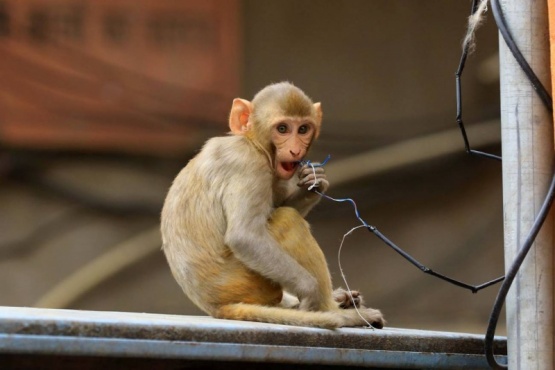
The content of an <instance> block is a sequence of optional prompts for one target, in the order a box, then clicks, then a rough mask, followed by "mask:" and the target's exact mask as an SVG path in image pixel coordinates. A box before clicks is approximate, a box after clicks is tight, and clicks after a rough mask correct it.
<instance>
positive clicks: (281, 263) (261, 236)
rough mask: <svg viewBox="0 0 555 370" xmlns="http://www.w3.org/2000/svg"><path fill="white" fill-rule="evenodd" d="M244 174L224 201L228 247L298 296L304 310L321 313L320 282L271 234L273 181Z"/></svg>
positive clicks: (239, 257)
mask: <svg viewBox="0 0 555 370" xmlns="http://www.w3.org/2000/svg"><path fill="white" fill-rule="evenodd" d="M244 172H245V171H243V174H242V176H241V177H240V178H239V177H238V178H237V179H235V180H237V182H236V183H235V181H233V179H228V181H229V182H230V183H235V184H236V185H238V186H233V187H230V188H229V191H226V192H225V195H224V197H223V205H224V211H225V216H226V220H227V228H226V232H225V236H224V238H225V239H224V241H225V244H226V245H227V246H228V247H229V248H230V249H231V250H232V251H233V253H234V255H235V256H236V257H237V258H238V259H239V260H240V261H241V262H243V263H244V264H245V265H246V266H247V267H248V268H250V269H251V270H253V271H256V272H258V273H259V274H261V275H262V276H265V277H267V278H268V279H270V280H273V281H275V282H277V283H278V284H280V285H281V286H282V287H283V288H284V289H286V290H288V291H289V292H291V293H293V294H295V295H296V296H297V297H298V298H299V300H300V301H301V307H302V308H303V309H308V310H315V309H317V308H318V307H319V305H320V303H321V302H320V300H321V297H320V296H319V291H318V286H319V284H318V282H317V281H316V278H315V277H314V276H312V275H311V274H310V273H309V272H308V271H307V270H306V269H305V268H303V267H302V266H301V265H300V264H299V263H298V262H297V261H296V260H295V259H293V258H292V257H291V256H290V255H289V254H287V253H286V252H285V251H284V250H283V249H282V248H281V247H280V245H279V244H278V243H277V242H276V240H275V239H274V238H273V237H272V235H270V233H269V230H268V225H267V224H268V218H269V217H270V214H271V212H272V204H271V200H272V193H271V178H269V179H265V178H264V177H263V176H262V177H261V176H254V175H253V174H254V173H256V172H257V171H251V172H250V173H248V174H245V173H244ZM258 173H260V172H258ZM232 177H233V175H232ZM249 177H252V178H249ZM264 180H267V181H264ZM266 184H267V185H266ZM239 185H240V186H239Z"/></svg>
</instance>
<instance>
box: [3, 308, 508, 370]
mask: <svg viewBox="0 0 555 370" xmlns="http://www.w3.org/2000/svg"><path fill="white" fill-rule="evenodd" d="M483 347H484V345H483V337H482V336H479V335H472V334H461V333H446V332H433V331H420V330H406V329H394V328H386V329H383V330H371V329H364V328H361V329H355V328H344V329H338V330H325V329H314V328H304V327H294V326H284V325H272V324H264V323H253V322H241V321H229V320H217V319H213V318H210V317H199V316H176V315H158V314H140V313H124V312H99V311H73V310H51V309H36V308H19V307H17V308H16V307H0V363H2V360H4V361H8V362H7V363H9V364H12V365H14V367H15V366H17V364H18V363H23V362H24V363H25V364H29V363H32V362H33V359H36V361H37V363H40V364H41V366H42V368H56V367H57V366H59V365H60V363H64V361H65V364H66V365H67V364H68V363H70V362H71V358H75V357H79V358H80V361H79V368H83V363H84V362H87V361H94V360H95V359H96V360H98V359H99V358H102V359H104V360H105V361H104V362H103V367H107V368H109V367H110V365H106V364H109V363H110V359H113V360H114V361H115V360H117V359H145V360H147V359H148V360H149V361H150V362H149V364H150V365H149V367H151V368H155V367H156V366H157V365H163V366H164V368H165V369H166V368H183V367H184V366H187V364H192V363H195V364H198V363H199V362H202V364H203V368H210V364H211V363H214V364H216V363H221V362H226V363H227V364H228V365H229V364H230V363H238V364H239V363H241V364H242V363H247V364H257V363H258V364H260V363H264V364H265V365H264V366H266V365H267V364H268V363H271V364H275V366H278V365H279V364H281V366H278V367H277V368H291V367H292V366H293V365H295V366H297V365H318V366H322V365H327V366H333V367H339V366H340V367H350V366H353V367H355V366H356V367H367V368H390V369H391V368H392V369H415V368H426V369H488V368H489V367H488V365H487V362H486V360H485V357H484V355H483V351H484V350H483ZM496 353H498V354H500V355H501V356H499V361H502V362H506V356H505V355H506V339H505V338H501V337H499V338H496ZM45 358H46V359H48V358H51V359H55V361H53V362H52V367H48V366H47V367H44V366H45V364H46V363H48V361H45ZM153 361H154V362H153ZM64 368H68V367H67V366H66V367H64ZM76 368H77V367H76ZM242 368H243V367H242ZM273 368H274V367H273Z"/></svg>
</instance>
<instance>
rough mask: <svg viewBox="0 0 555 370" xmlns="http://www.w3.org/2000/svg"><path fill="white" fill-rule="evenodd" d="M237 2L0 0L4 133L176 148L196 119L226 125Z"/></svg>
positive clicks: (161, 150)
mask: <svg viewBox="0 0 555 370" xmlns="http://www.w3.org/2000/svg"><path fill="white" fill-rule="evenodd" d="M238 11H239V8H238V2H237V1H236V0H180V1H177V0H175V1H171V0H153V1H151V0H118V1H113V0H90V1H84V0H49V1H43V0H11V1H8V0H0V81H2V82H1V83H0V143H2V144H3V145H7V146H17V147H32V148H43V149H47V148H56V149H76V150H97V151H98V150H103V151H128V152H143V153H152V154H159V155H173V154H179V153H180V152H182V151H184V150H187V149H189V146H190V145H191V144H192V143H193V142H195V140H194V139H195V135H196V132H197V131H198V128H199V127H203V128H205V127H206V126H210V125H211V126H213V127H214V128H215V129H221V130H225V127H226V121H227V115H228V109H229V106H230V104H231V100H232V98H233V97H236V96H237V93H238V85H239V73H238V70H239V55H240V50H239V30H238V23H239V22H238V16H239V14H238ZM195 145H196V144H195Z"/></svg>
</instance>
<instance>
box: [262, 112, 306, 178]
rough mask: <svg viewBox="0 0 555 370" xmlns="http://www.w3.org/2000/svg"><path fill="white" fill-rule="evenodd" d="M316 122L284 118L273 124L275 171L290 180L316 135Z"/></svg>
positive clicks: (279, 176) (278, 175)
mask: <svg viewBox="0 0 555 370" xmlns="http://www.w3.org/2000/svg"><path fill="white" fill-rule="evenodd" d="M314 132H315V130H314V122H313V121H311V120H307V119H297V118H291V117H289V118H283V119H280V120H277V123H275V124H274V125H273V126H272V143H273V144H274V147H275V148H276V157H275V161H274V163H275V168H274V169H275V173H276V176H277V177H278V178H280V179H282V180H289V179H290V178H292V177H293V175H295V172H297V168H298V167H299V162H300V161H301V160H302V159H303V158H304V156H305V155H306V153H307V151H308V148H309V147H310V144H311V142H312V139H313V137H314Z"/></svg>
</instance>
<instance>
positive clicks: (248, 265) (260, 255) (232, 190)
mask: <svg viewBox="0 0 555 370" xmlns="http://www.w3.org/2000/svg"><path fill="white" fill-rule="evenodd" d="M272 96H277V97H282V98H279V99H278V98H277V97H276V99H272ZM291 101H293V102H294V103H290V102H291ZM288 102H289V103H288ZM302 102H304V103H302ZM301 103H302V104H301ZM284 104H285V106H284ZM288 104H289V105H291V106H288ZM303 104H304V106H303ZM320 109H321V108H320V105H319V103H317V104H312V102H311V101H310V99H309V98H308V97H306V95H304V93H302V91H300V90H299V89H297V88H296V87H294V86H292V85H290V84H288V83H282V84H277V85H271V86H269V87H267V88H266V89H264V90H262V92H261V93H259V94H258V95H257V97H255V99H254V100H253V102H252V103H251V102H249V101H246V100H243V99H235V100H234V102H233V107H232V111H231V115H230V127H231V129H232V132H233V135H231V136H227V137H217V138H213V139H210V140H209V141H207V143H206V144H205V146H204V147H203V149H202V151H201V152H200V153H199V154H198V155H197V156H196V157H195V158H194V159H192V160H191V161H190V162H189V164H188V165H187V166H186V167H185V168H184V169H183V170H182V171H181V172H180V173H179V175H178V176H177V177H176V179H175V181H174V183H173V185H172V187H171V188H170V190H169V192H168V195H167V198H166V202H165V204H164V208H163V210H162V220H161V221H162V222H161V230H162V238H163V244H164V252H165V254H166V257H167V259H168V262H169V265H170V268H171V270H172V273H173V275H174V277H175V278H176V280H177V282H178V283H179V285H180V286H181V287H182V289H183V290H184V292H185V293H186V294H187V296H189V298H190V299H191V300H192V301H193V302H194V303H195V304H196V305H197V306H199V307H200V308H201V309H202V310H204V311H205V312H207V313H208V314H210V315H212V316H214V317H219V318H226V319H236V320H251V321H264V322H270V323H280V324H289V325H304V326H316V327H324V328H335V327H340V326H357V325H364V324H365V322H364V320H363V319H362V318H360V317H359V316H358V314H357V312H356V311H355V310H351V309H349V310H344V309H341V308H339V305H340V304H342V305H343V306H344V307H347V306H349V305H348V304H346V303H345V301H346V300H347V299H349V296H348V295H347V294H345V293H343V292H344V291H341V292H340V294H336V295H335V299H334V295H333V294H332V284H331V278H330V274H329V271H328V268H327V264H326V260H325V257H324V254H323V253H322V251H321V249H320V247H319V246H318V243H317V242H316V240H315V239H314V238H313V236H312V234H311V232H310V228H309V225H308V223H307V222H306V221H305V220H304V218H303V216H304V215H305V214H306V213H308V211H309V210H310V209H311V208H312V207H313V206H314V205H315V204H316V203H317V202H318V200H319V197H318V195H317V194H314V193H313V192H309V191H308V190H307V187H308V186H309V185H311V184H313V183H314V182H318V183H320V186H321V190H322V191H325V189H326V188H327V186H328V183H327V180H326V179H325V174H324V173H323V170H321V169H320V170H319V171H318V173H317V175H316V178H314V176H313V174H312V171H309V170H308V169H306V168H305V169H303V168H301V169H300V171H298V172H297V171H296V168H295V169H294V171H295V172H293V170H292V169H290V167H291V166H293V165H287V163H291V164H294V163H295V161H298V160H301V159H302V158H303V157H304V155H306V152H307V150H308V148H309V146H310V144H311V142H312V140H313V139H314V138H315V137H316V135H317V134H318V132H319V128H320V122H321V110H320ZM288 111H289V113H291V112H294V113H298V114H301V113H303V114H305V113H308V114H309V115H308V116H296V115H293V116H284V114H285V113H286V112H288ZM280 125H282V126H283V128H285V127H287V132H286V133H281V132H277V131H276V130H277V127H278V126H280ZM278 142H279V145H277V146H276V145H275V143H278ZM283 163H285V165H283ZM295 166H296V165H295ZM295 173H299V176H300V180H299V179H298V178H297V177H296V176H293V175H294V174H295ZM357 295H358V293H357ZM360 300H361V299H358V301H360ZM359 311H360V312H361V314H362V315H363V317H364V319H365V320H367V321H369V322H371V323H373V324H374V325H375V326H377V327H381V326H383V322H384V321H383V318H382V315H381V313H380V312H379V311H377V310H373V309H370V308H364V307H363V306H362V305H361V306H360V309H359Z"/></svg>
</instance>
